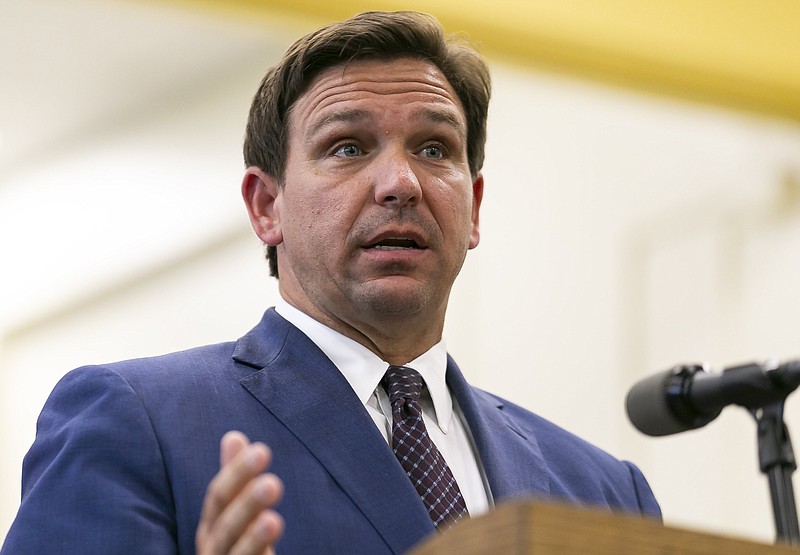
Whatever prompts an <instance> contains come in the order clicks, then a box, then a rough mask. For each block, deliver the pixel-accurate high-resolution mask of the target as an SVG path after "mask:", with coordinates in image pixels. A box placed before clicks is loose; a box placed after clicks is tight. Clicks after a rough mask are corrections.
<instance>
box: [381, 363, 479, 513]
mask: <svg viewBox="0 0 800 555" xmlns="http://www.w3.org/2000/svg"><path fill="white" fill-rule="evenodd" d="M383 384H384V386H385V387H386V391H387V393H388V394H389V402H391V404H392V450H393V451H394V454H395V456H396V457H397V459H398V460H399V461H400V464H402V465H403V469H404V470H405V471H406V474H408V477H409V478H410V479H411V483H412V484H414V487H416V488H417V493H419V496H420V497H421V498H422V501H423V502H424V503H425V506H426V507H427V509H428V514H429V515H430V517H431V520H432V521H433V524H434V526H436V527H437V528H440V527H441V528H446V527H447V526H449V525H451V524H454V523H456V522H457V521H458V520H460V519H461V518H462V517H464V516H466V514H467V506H466V504H465V503H464V497H463V496H462V495H461V490H459V489H458V484H457V483H456V480H455V478H453V473H452V472H451V471H450V467H449V466H447V462H445V460H444V457H442V454H441V453H440V452H439V450H438V449H437V448H436V445H434V443H433V441H432V440H431V438H430V437H429V436H428V430H427V429H426V428H425V422H424V421H423V420H422V409H421V408H420V406H419V396H420V393H421V392H422V376H420V375H419V373H418V372H417V371H416V370H413V369H411V368H407V367H405V366H390V367H389V369H388V370H387V371H386V375H385V376H384V378H383Z"/></svg>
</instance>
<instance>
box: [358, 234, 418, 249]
mask: <svg viewBox="0 0 800 555" xmlns="http://www.w3.org/2000/svg"><path fill="white" fill-rule="evenodd" d="M365 248H366V249H367V250H371V249H374V250H381V251H398V250H421V249H426V248H427V247H425V246H424V245H421V244H419V243H418V242H417V241H416V240H415V239H410V238H408V237H386V238H385V239H381V240H380V241H377V242H375V243H372V244H371V245H367V246H366V247H365Z"/></svg>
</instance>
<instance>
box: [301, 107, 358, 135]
mask: <svg viewBox="0 0 800 555" xmlns="http://www.w3.org/2000/svg"><path fill="white" fill-rule="evenodd" d="M371 119H372V116H371V115H370V113H369V112H367V111H366V110H359V109H357V108H350V109H347V110H340V111H338V112H334V113H332V114H330V115H327V116H325V117H324V118H322V119H321V120H319V121H318V122H316V123H315V124H314V125H313V126H312V127H311V129H310V130H309V133H308V136H309V137H313V136H314V135H316V134H317V133H319V131H320V130H321V129H323V128H325V127H327V126H329V125H333V124H336V123H357V122H360V121H368V120H371Z"/></svg>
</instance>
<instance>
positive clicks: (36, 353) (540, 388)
mask: <svg viewBox="0 0 800 555" xmlns="http://www.w3.org/2000/svg"><path fill="white" fill-rule="evenodd" d="M175 24H176V23H173V25H175ZM254 25H262V26H263V25H264V22H258V23H256V24H254ZM251 31H252V29H251V30H250V31H248V32H251ZM257 42H258V41H254V42H253V44H252V45H251V46H252V49H251V50H250V51H249V55H250V56H252V60H251V61H252V63H250V64H243V63H239V64H238V65H233V66H232V67H227V68H226V69H225V74H224V76H220V78H219V80H215V79H214V75H213V74H209V75H207V76H206V81H205V82H206V83H208V84H209V87H208V88H206V87H203V86H198V82H197V80H194V81H193V84H192V86H191V87H190V86H188V85H187V87H186V89H185V90H184V91H183V93H182V94H180V93H176V94H174V95H172V96H171V97H170V99H167V100H164V99H163V98H162V99H161V101H160V102H161V103H160V104H159V106H158V109H157V110H154V111H153V113H152V114H151V115H149V116H147V115H144V116H142V117H137V118H134V119H133V120H131V119H128V121H127V123H125V122H124V121H123V122H122V124H121V125H119V126H111V127H107V128H102V129H100V130H98V132H97V133H96V134H91V133H90V134H89V135H88V136H87V137H86V139H85V140H84V141H83V142H82V144H81V146H80V148H71V149H65V150H64V151H63V152H61V151H57V152H46V153H45V152H39V153H37V154H36V156H33V157H29V158H28V159H29V160H33V161H34V162H35V163H28V164H26V166H25V167H24V168H20V167H15V168H14V171H13V172H6V173H0V241H2V243H0V246H1V247H2V253H3V260H4V261H6V264H7V265H6V264H4V267H5V268H6V270H4V272H3V273H2V278H0V294H1V295H2V296H1V297H0V299H2V303H3V304H2V307H3V309H2V310H0V313H2V314H3V317H2V319H0V417H1V419H0V442H2V445H3V446H4V456H3V457H2V458H1V459H0V503H2V504H1V505H0V538H1V537H2V536H3V534H4V533H5V530H6V529H7V527H8V526H9V525H10V522H11V519H12V518H13V514H14V511H15V509H16V504H17V503H18V494H19V493H18V492H19V471H20V463H21V459H22V456H23V454H24V451H25V450H26V449H27V447H28V446H29V445H30V443H31V441H32V440H33V436H34V426H35V418H36V414H37V413H38V411H39V410H40V408H41V405H42V403H43V402H44V399H45V397H46V395H47V393H48V392H49V390H50V389H51V388H52V386H53V384H54V383H55V381H56V380H57V379H58V378H59V377H60V376H61V375H63V374H64V373H65V372H66V371H68V370H69V369H71V368H72V367H75V366H77V365H80V364H85V363H94V362H103V361H109V360H114V359H120V358H127V357H131V356H139V355H143V354H155V353H159V352H163V351H167V350H173V349H178V348H183V347H188V346H191V345H195V344H200V343H206V342H212V341H218V340H229V339H232V338H236V337H238V336H239V335H241V334H242V333H244V332H245V331H246V330H247V329H249V327H250V326H252V325H253V324H255V323H256V321H257V319H258V318H259V316H260V314H261V312H262V310H263V309H264V308H265V307H267V306H269V305H270V304H271V303H272V302H273V301H274V298H275V294H276V293H275V284H274V282H272V281H271V280H270V278H268V277H267V276H266V269H265V267H264V264H263V263H262V261H261V254H260V247H259V246H258V245H257V244H256V242H255V240H254V239H252V238H250V237H249V233H248V231H247V224H246V222H245V213H244V210H243V208H241V207H240V206H239V203H240V201H239V199H238V183H239V180H240V177H241V176H240V173H241V170H240V168H241V165H240V162H239V159H238V156H239V154H238V151H239V147H240V141H241V129H242V126H243V122H244V118H245V116H246V113H245V112H246V107H247V101H248V100H249V98H250V96H251V95H252V93H253V92H254V91H255V88H256V86H257V84H258V79H259V76H260V75H259V73H260V69H259V70H258V71H257V70H256V68H261V67H263V66H266V65H268V64H269V63H271V62H272V60H271V59H270V60H261V59H259V57H260V56H262V54H261V53H260V52H259V49H258V48H257ZM243 48H244V47H243ZM271 55H272V54H270V56H271ZM237 56H238V58H237V59H239V60H240V62H241V52H238V53H237ZM264 57H267V55H264ZM492 65H493V72H494V79H495V96H494V102H493V106H492V110H491V116H490V133H489V145H488V154H487V164H486V167H485V176H486V192H485V198H484V205H483V213H482V232H483V233H482V243H481V245H480V246H479V247H478V249H477V250H475V251H473V252H472V253H470V255H469V256H468V260H467V264H466V267H465V269H464V271H463V272H462V275H461V276H460V278H459V281H458V282H457V284H456V288H455V291H454V294H453V299H452V304H451V311H450V314H449V317H448V322H447V330H446V331H447V338H448V344H449V346H450V350H451V352H452V353H453V354H454V356H455V357H456V358H457V360H458V361H459V363H460V364H461V366H462V368H463V369H464V370H465V372H466V373H467V375H468V377H469V378H471V380H472V381H473V382H474V383H476V384H477V385H479V386H482V387H485V388H487V389H491V390H492V391H494V392H496V393H499V394H502V395H504V396H506V397H508V398H509V399H510V400H512V401H515V402H518V403H520V404H523V405H525V406H526V407H529V408H531V409H533V410H535V411H537V412H539V413H540V414H542V415H544V416H546V417H548V418H550V419H552V420H554V421H556V422H557V423H559V424H562V425H564V426H566V427H567V428H569V429H571V430H573V431H575V432H577V433H578V434H580V435H582V436H584V437H586V438H587V439H589V440H591V441H593V442H595V443H597V444H599V445H600V446H602V447H604V448H606V449H608V450H610V451H611V452H612V453H614V454H615V455H617V456H619V457H622V458H628V459H631V460H634V461H635V462H637V463H638V464H639V465H640V466H641V467H642V468H643V470H644V471H645V473H646V475H647V476H648V478H649V479H650V482H651V485H652V486H653V488H654V490H655V492H656V494H657V496H658V498H659V499H660V501H661V504H662V508H663V510H664V514H665V518H666V520H667V521H668V522H669V523H673V524H681V525H689V526H691V527H695V528H701V529H706V530H713V531H719V532H723V533H727V534H735V535H743V536H746V537H750V538H757V539H762V540H766V541H769V540H770V539H771V538H772V535H773V531H772V521H771V513H770V510H771V509H770V506H769V498H768V495H767V486H766V481H765V479H763V478H762V477H761V476H760V475H759V474H758V469H757V465H756V451H755V429H754V426H753V424H752V422H750V421H749V417H748V416H747V415H746V414H745V413H744V412H743V411H740V410H737V409H735V408H729V409H726V411H725V412H724V413H723V415H722V416H721V417H720V418H719V419H718V420H717V421H715V422H714V423H712V424H711V425H709V426H708V427H707V428H706V429H703V430H700V431H696V432H692V433H687V434H684V435H681V436H675V437H673V438H664V439H650V438H645V437H644V436H640V435H638V434H637V433H635V432H634V431H633V430H632V429H631V427H630V425H629V424H628V423H627V421H626V419H625V416H624V411H623V399H624V395H625V392H626V390H627V388H628V387H629V386H630V385H631V384H632V383H633V382H635V381H636V380H637V379H639V378H641V377H644V376H645V375H648V374H650V373H654V372H656V371H659V370H662V369H665V368H667V367H669V366H671V365H672V364H675V363H677V362H687V361H689V362H691V361H710V362H712V363H714V364H716V365H726V364H731V363H736V362H740V361H743V360H750V359H760V358H767V357H772V356H777V357H783V358H788V357H793V356H798V354H800V344H798V341H797V338H798V333H797V325H796V324H795V323H794V318H793V315H794V314H795V313H798V309H800V298H799V297H800V296H798V295H797V293H796V285H795V284H797V283H798V278H800V261H799V260H797V257H796V256H793V254H794V251H795V250H796V249H797V247H798V246H800V203H799V202H798V197H800V191H798V188H800V127H798V126H797V125H789V124H781V123H776V122H770V121H765V120H760V119H758V118H753V117H749V116H743V115H738V114H733V113H728V112H723V111H717V110H714V109H711V108H701V107H697V106H689V105H683V104H680V103H677V102H671V101H666V100H663V99H655V98H649V97H641V96H637V95H634V94H630V93H625V92H621V91H616V90H609V89H605V88H601V87H595V86H589V85H587V84H584V83H580V82H574V81H570V80H568V79H561V78H555V77H550V76H544V75H537V74H533V73H531V72H527V71H522V70H519V69H516V68H513V67H509V66H506V65H503V64H502V63H500V62H499V61H496V60H494V61H493V64H492ZM220 67H224V64H220ZM211 83H217V84H219V83H224V86H214V87H212V86H211ZM143 113H145V114H146V113H148V112H147V111H145V112H143ZM796 405H797V402H796V401H794V402H790V405H789V413H788V415H787V421H788V423H789V426H790V428H791V427H792V426H795V427H796V426H797V423H799V422H800V414H798V408H797V406H796Z"/></svg>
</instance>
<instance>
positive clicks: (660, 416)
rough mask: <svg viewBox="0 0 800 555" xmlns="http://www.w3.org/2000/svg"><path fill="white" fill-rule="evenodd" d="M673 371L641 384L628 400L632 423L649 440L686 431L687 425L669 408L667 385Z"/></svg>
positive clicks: (654, 376)
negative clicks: (649, 437) (653, 437)
mask: <svg viewBox="0 0 800 555" xmlns="http://www.w3.org/2000/svg"><path fill="white" fill-rule="evenodd" d="M673 376H674V373H673V372H672V370H668V371H666V372H659V373H658V374H654V375H652V376H648V377H647V378H644V379H643V380H641V381H639V382H637V383H636V384H635V385H634V386H633V387H632V388H631V389H630V391H628V395H627V397H626V398H625V410H626V412H627V413H628V419H629V420H630V421H631V424H633V425H634V426H635V427H636V429H637V430H639V431H640V432H642V433H643V434H646V435H649V436H666V435H670V434H676V433H678V432H682V431H684V430H685V429H687V428H686V426H685V424H684V423H683V422H681V421H680V420H679V419H678V418H677V417H676V416H675V415H674V414H673V412H672V409H670V407H669V405H668V404H667V394H666V392H667V384H668V382H669V381H670V380H671V379H672V377H673Z"/></svg>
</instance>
